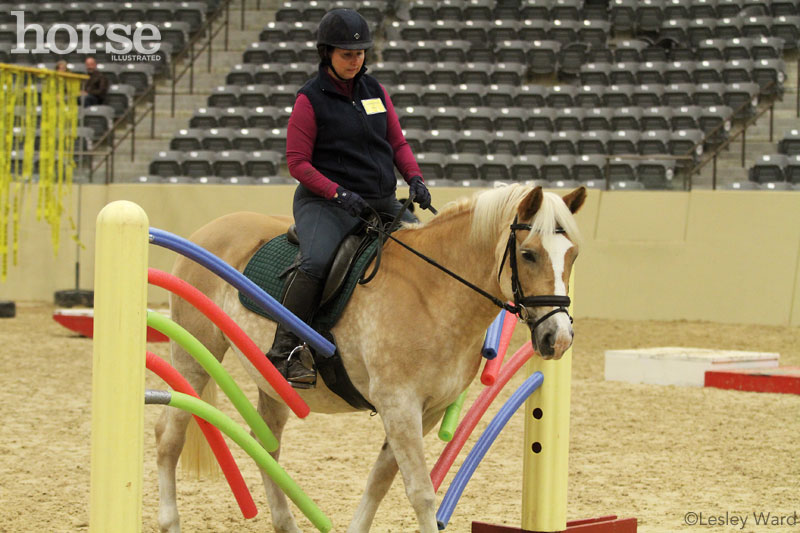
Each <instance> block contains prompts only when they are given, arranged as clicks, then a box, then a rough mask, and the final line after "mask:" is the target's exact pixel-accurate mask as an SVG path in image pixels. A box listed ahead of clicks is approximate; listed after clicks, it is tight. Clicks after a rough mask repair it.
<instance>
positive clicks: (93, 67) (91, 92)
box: [81, 57, 109, 107]
mask: <svg viewBox="0 0 800 533" xmlns="http://www.w3.org/2000/svg"><path fill="white" fill-rule="evenodd" d="M84 64H85V65H86V73H87V74H88V75H89V79H88V80H86V83H85V84H84V86H83V90H82V91H81V100H82V102H83V107H88V106H90V105H102V104H103V102H105V100H106V94H107V93H108V85H109V84H108V78H106V77H105V75H104V74H103V73H102V72H100V71H99V70H97V61H95V59H94V58H93V57H87V58H86V61H85V63H84Z"/></svg>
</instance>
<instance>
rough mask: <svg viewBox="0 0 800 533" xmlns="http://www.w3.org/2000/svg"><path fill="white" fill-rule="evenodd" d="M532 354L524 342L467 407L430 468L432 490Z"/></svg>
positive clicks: (436, 487)
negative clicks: (495, 378)
mask: <svg viewBox="0 0 800 533" xmlns="http://www.w3.org/2000/svg"><path fill="white" fill-rule="evenodd" d="M532 355H533V346H532V345H531V343H530V342H526V343H525V344H523V345H522V347H521V348H520V349H519V350H517V353H515V354H514V355H513V356H512V357H511V359H509V360H508V363H506V364H505V366H503V369H502V370H501V371H500V374H499V375H498V377H497V381H495V383H494V385H492V386H491V387H486V388H485V389H483V391H482V392H481V393H480V395H479V396H478V398H477V399H476V400H475V403H473V404H472V407H470V408H469V411H468V412H467V414H466V415H465V416H464V419H463V420H462V421H461V423H460V424H459V425H458V428H457V429H456V431H455V433H454V434H453V439H452V440H451V441H450V442H448V443H447V446H445V447H444V450H442V454H441V455H440V456H439V459H438V460H437V461H436V464H435V465H433V469H432V470H431V481H432V482H433V491H434V492H436V491H437V490H439V486H440V485H441V484H442V481H443V480H444V477H445V476H446V475H447V472H448V470H450V467H451V466H453V461H455V460H456V457H457V456H458V453H459V452H460V451H461V448H463V447H464V443H466V442H467V439H468V438H469V436H470V434H471V433H472V431H473V430H474V429H475V426H477V425H478V422H479V421H480V419H481V417H482V416H483V414H484V413H485V412H486V409H488V408H489V405H491V403H492V402H493V401H494V399H495V398H496V397H497V394H498V393H499V392H500V391H501V390H502V388H503V387H505V385H506V383H508V381H509V380H510V379H511V377H512V376H513V375H514V374H516V373H517V370H519V369H520V368H521V367H522V365H523V364H525V361H527V360H528V359H530V358H531V356H532Z"/></svg>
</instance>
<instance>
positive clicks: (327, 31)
mask: <svg viewBox="0 0 800 533" xmlns="http://www.w3.org/2000/svg"><path fill="white" fill-rule="evenodd" d="M372 44H373V43H372V35H371V34H370V32H369V24H367V21H366V20H365V19H364V17H362V16H361V15H360V14H359V13H358V11H355V10H353V9H332V10H331V11H328V12H327V13H325V16H324V17H322V20H321V21H320V22H319V27H318V28H317V47H318V48H319V47H321V46H332V47H334V48H342V49H344V50H366V49H368V48H372Z"/></svg>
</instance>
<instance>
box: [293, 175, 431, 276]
mask: <svg viewBox="0 0 800 533" xmlns="http://www.w3.org/2000/svg"><path fill="white" fill-rule="evenodd" d="M366 201H367V203H368V204H369V205H370V206H372V208H373V209H375V210H376V211H378V212H379V213H389V214H391V216H395V215H396V214H397V213H399V212H400V210H401V209H402V207H403V204H401V203H400V202H399V201H398V200H397V198H395V196H394V195H392V196H390V197H388V198H383V199H380V200H366ZM293 208H294V222H295V225H296V227H297V238H298V239H299V240H300V255H301V262H300V270H302V271H303V272H305V273H306V274H308V275H309V276H313V277H315V278H317V279H324V278H325V277H326V276H327V275H328V269H329V268H330V265H331V262H332V261H333V257H334V255H335V254H336V250H337V249H338V248H339V244H340V243H341V242H342V240H344V238H345V237H347V236H348V235H350V234H351V233H353V232H354V231H355V230H356V228H358V226H359V225H360V224H361V220H360V219H358V218H356V217H352V216H350V215H349V214H348V213H347V212H346V211H345V210H344V209H342V208H341V207H339V206H338V205H337V204H336V203H335V202H334V201H332V200H326V199H325V198H322V197H321V196H317V195H316V194H314V193H312V192H310V191H309V190H308V189H306V188H305V187H303V186H302V185H300V186H298V187H297V190H296V191H295V193H294V206H293ZM401 220H402V221H403V222H418V219H417V217H415V216H414V214H413V213H410V212H408V211H406V212H405V213H403V217H402V219H401Z"/></svg>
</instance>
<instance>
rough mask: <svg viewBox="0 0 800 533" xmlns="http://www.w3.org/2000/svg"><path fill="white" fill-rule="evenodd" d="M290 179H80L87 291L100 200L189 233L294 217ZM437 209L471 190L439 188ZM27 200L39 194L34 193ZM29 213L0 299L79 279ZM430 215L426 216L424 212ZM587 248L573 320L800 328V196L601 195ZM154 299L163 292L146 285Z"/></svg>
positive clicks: (593, 206) (45, 293)
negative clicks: (253, 219)
mask: <svg viewBox="0 0 800 533" xmlns="http://www.w3.org/2000/svg"><path fill="white" fill-rule="evenodd" d="M293 191H294V187H293V186H269V187H265V186H260V187H259V186H256V187H251V186H238V187H232V186H217V185H197V186H195V185H170V186H163V185H146V184H143V185H140V184H132V185H124V184H115V185H109V186H105V185H83V186H82V187H81V188H80V191H78V189H77V188H76V189H75V190H74V192H73V195H72V197H71V198H70V199H69V202H68V205H67V208H68V212H69V213H70V214H71V215H72V216H73V218H77V217H76V214H77V196H78V194H80V195H81V217H80V219H81V220H80V227H81V234H80V237H81V241H82V243H83V244H84V245H85V249H82V250H81V251H80V263H81V288H84V289H90V288H92V278H93V272H94V222H95V217H96V216H97V213H98V212H99V211H100V209H102V207H103V206H104V205H105V204H107V203H108V202H111V201H113V200H120V199H126V200H131V201H134V202H136V203H138V204H139V205H141V206H142V207H143V208H144V209H145V211H146V212H147V213H148V215H149V217H150V225H151V226H154V227H158V228H161V229H165V230H168V231H171V232H173V233H176V234H178V235H181V236H188V235H189V234H191V233H192V232H193V231H194V230H196V229H197V228H198V227H200V226H201V225H203V224H205V223H207V222H208V221H210V220H212V219H213V218H215V217H217V216H221V215H224V214H226V213H230V212H232V211H236V210H249V211H258V212H263V213H271V214H282V215H289V214H290V205H291V197H292V193H293ZM432 192H433V199H434V205H437V206H442V205H444V204H445V203H446V202H447V201H450V200H452V199H455V198H457V197H459V196H462V195H464V194H469V193H470V192H471V191H467V190H465V189H434V190H433V191H432ZM30 200H31V201H29V204H32V203H33V201H32V200H34V198H31V199H30ZM27 211H28V212H26V213H24V214H23V217H22V218H23V223H22V227H21V231H20V240H21V243H20V255H19V264H18V265H17V266H16V267H15V266H11V265H9V276H8V279H7V280H6V281H5V282H4V283H0V299H6V300H18V301H26V300H44V301H52V298H53V293H54V292H55V291H57V290H63V289H71V288H74V285H75V263H76V253H77V252H76V246H75V243H74V241H72V240H71V237H72V234H73V232H72V230H71V228H70V227H69V226H70V225H69V223H65V224H64V227H62V230H61V239H60V241H61V245H60V249H59V253H58V255H57V256H54V255H53V251H52V247H51V244H50V243H51V239H50V230H49V228H48V227H47V226H46V225H45V224H44V223H43V222H36V221H35V217H34V215H33V212H32V211H33V206H32V205H29V206H28V209H27ZM424 216H425V215H423V217H424ZM578 219H579V223H580V226H581V230H582V233H583V248H582V253H581V258H580V260H579V262H578V271H577V273H576V274H577V278H576V280H577V281H576V284H577V286H576V294H577V295H578V296H577V299H576V315H577V316H580V317H603V318H613V319H633V320H650V319H652V320H681V319H686V320H710V321H714V322H729V323H743V324H769V325H793V326H797V325H800V294H799V293H798V287H800V194H798V193H792V192H742V191H692V192H688V193H687V192H650V191H642V192H638V191H626V192H601V191H596V190H592V191H590V193H589V198H588V200H587V202H586V205H585V206H584V208H583V209H582V211H581V212H580V213H579V214H578ZM150 250H151V259H150V264H151V265H152V266H154V267H156V268H160V269H163V270H170V269H171V265H172V261H173V260H174V256H173V254H172V252H168V251H166V250H162V249H159V248H157V247H151V248H150ZM149 299H150V302H151V304H152V305H154V306H157V305H159V304H163V303H164V302H166V293H165V292H163V291H162V290H161V289H151V291H150V294H149Z"/></svg>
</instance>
